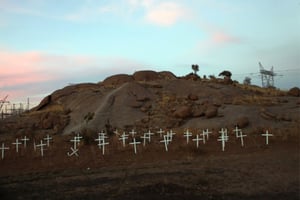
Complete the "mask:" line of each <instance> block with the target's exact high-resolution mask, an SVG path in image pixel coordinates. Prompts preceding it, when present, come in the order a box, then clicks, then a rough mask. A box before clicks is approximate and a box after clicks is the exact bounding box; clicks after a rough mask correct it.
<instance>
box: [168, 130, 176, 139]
mask: <svg viewBox="0 0 300 200" xmlns="http://www.w3.org/2000/svg"><path fill="white" fill-rule="evenodd" d="M173 135H176V133H174V132H173V131H172V129H171V130H170V132H169V137H170V139H171V141H172V140H173Z"/></svg>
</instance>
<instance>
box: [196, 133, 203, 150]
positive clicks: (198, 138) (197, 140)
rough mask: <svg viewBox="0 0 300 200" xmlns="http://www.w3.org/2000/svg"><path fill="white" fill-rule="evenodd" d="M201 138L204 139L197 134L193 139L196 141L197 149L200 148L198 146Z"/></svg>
mask: <svg viewBox="0 0 300 200" xmlns="http://www.w3.org/2000/svg"><path fill="white" fill-rule="evenodd" d="M201 140H203V138H200V137H199V135H198V134H197V135H196V138H195V139H193V141H195V142H196V145H197V149H198V147H199V141H201ZM204 140H205V139H204Z"/></svg>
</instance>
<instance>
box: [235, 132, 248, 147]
mask: <svg viewBox="0 0 300 200" xmlns="http://www.w3.org/2000/svg"><path fill="white" fill-rule="evenodd" d="M246 136H247V135H243V132H242V130H240V134H239V135H238V136H237V138H241V145H242V147H243V146H244V139H243V137H246Z"/></svg>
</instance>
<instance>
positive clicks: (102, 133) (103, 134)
mask: <svg viewBox="0 0 300 200" xmlns="http://www.w3.org/2000/svg"><path fill="white" fill-rule="evenodd" d="M98 135H101V136H103V137H104V136H106V133H105V132H104V131H103V130H102V131H101V132H100V133H98Z"/></svg>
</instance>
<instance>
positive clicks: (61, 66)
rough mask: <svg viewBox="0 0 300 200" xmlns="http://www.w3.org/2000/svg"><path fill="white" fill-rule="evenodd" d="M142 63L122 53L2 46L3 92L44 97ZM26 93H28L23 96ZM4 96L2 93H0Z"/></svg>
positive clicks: (128, 70)
mask: <svg viewBox="0 0 300 200" xmlns="http://www.w3.org/2000/svg"><path fill="white" fill-rule="evenodd" d="M140 66H142V64H140V63H139V62H137V61H134V60H131V59H127V58H123V57H120V56H113V57H99V56H86V55H55V54H48V53H43V52H13V51H3V50H0V71H1V74H0V92H1V95H2V94H3V93H5V94H9V96H10V98H11V99H20V98H27V97H30V96H39V97H40V98H42V97H44V96H42V95H44V94H45V93H51V92H53V91H54V90H56V89H59V88H61V87H64V86H66V85H67V84H69V83H80V82H98V81H101V80H103V79H104V78H105V77H106V76H109V75H112V74H115V73H132V72H133V71H134V70H136V69H139V67H140ZM24 94H26V95H27V96H26V97H24V96H21V95H24ZM0 98H1V97H0Z"/></svg>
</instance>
